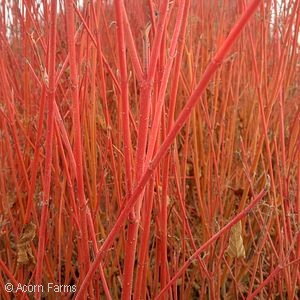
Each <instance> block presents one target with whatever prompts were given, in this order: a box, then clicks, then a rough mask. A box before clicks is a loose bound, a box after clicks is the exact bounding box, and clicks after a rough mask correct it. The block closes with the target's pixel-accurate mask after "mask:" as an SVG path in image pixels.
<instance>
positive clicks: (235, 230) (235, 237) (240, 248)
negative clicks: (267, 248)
mask: <svg viewBox="0 0 300 300" xmlns="http://www.w3.org/2000/svg"><path fill="white" fill-rule="evenodd" d="M227 253H228V255H229V256H230V257H231V258H235V257H236V258H245V257H246V255H245V248H244V243H243V237H242V221H239V222H238V223H236V224H235V225H234V226H233V227H232V228H231V230H230V236H229V245H228V248H227Z"/></svg>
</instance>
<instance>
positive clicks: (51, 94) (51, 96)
mask: <svg viewBox="0 0 300 300" xmlns="http://www.w3.org/2000/svg"><path fill="white" fill-rule="evenodd" d="M50 21H51V28H50V39H49V44H48V51H49V68H48V74H49V83H48V82H47V79H46V77H45V78H44V80H45V81H46V85H48V91H47V94H48V97H47V98H48V103H47V104H48V105H47V106H48V116H47V134H46V158H45V176H44V188H43V192H44V193H43V200H42V215H41V221H40V229H39V244H38V253H37V264H36V274H35V280H36V284H37V285H39V284H41V283H42V270H43V259H44V253H45V241H46V227H47V219H48V208H49V202H50V200H51V199H50V185H51V165H52V142H53V128H54V101H55V56H56V0H53V1H52V2H51V18H50ZM35 295H36V299H40V296H41V295H40V289H37V291H36V294H35Z"/></svg>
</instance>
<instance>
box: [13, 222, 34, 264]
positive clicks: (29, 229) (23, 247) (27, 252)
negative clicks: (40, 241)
mask: <svg viewBox="0 0 300 300" xmlns="http://www.w3.org/2000/svg"><path fill="white" fill-rule="evenodd" d="M35 232H36V225H35V224H34V223H32V222H30V223H29V224H26V225H25V226H24V229H23V233H22V236H21V237H20V239H19V241H18V243H17V250H18V259H17V262H18V264H23V265H24V264H28V262H29V260H30V259H31V260H32V261H34V260H35V259H34V256H33V254H32V249H31V246H30V242H31V241H32V240H33V239H34V237H35Z"/></svg>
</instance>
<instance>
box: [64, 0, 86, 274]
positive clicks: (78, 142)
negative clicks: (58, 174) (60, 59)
mask: <svg viewBox="0 0 300 300" xmlns="http://www.w3.org/2000/svg"><path fill="white" fill-rule="evenodd" d="M65 7H66V23H67V37H68V49H69V63H70V79H71V92H72V106H73V107H72V108H73V109H72V113H73V122H74V132H75V133H74V139H75V143H74V158H75V161H76V172H77V189H78V200H79V208H80V225H81V238H82V243H81V246H80V247H78V250H79V249H80V250H79V251H80V252H81V253H82V262H81V266H80V269H81V270H79V272H80V278H81V279H82V278H83V277H84V274H86V272H87V270H88V268H89V265H90V255H89V247H88V231H87V219H86V205H87V203H86V200H85V195H84V184H83V167H82V137H81V122H80V107H79V92H78V73H77V66H76V51H75V38H74V37H75V26H74V23H75V21H74V11H73V1H72V0H66V1H65Z"/></svg>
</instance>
